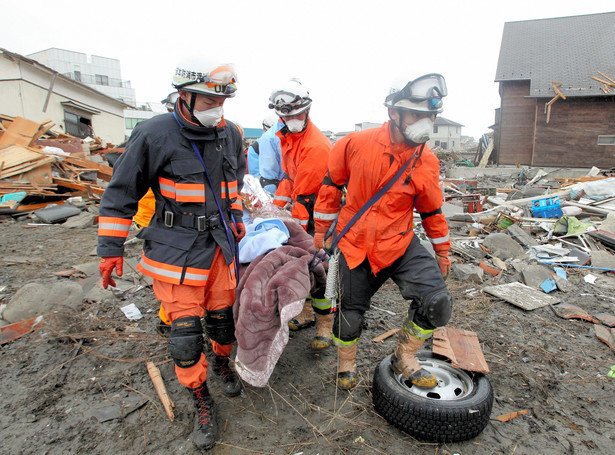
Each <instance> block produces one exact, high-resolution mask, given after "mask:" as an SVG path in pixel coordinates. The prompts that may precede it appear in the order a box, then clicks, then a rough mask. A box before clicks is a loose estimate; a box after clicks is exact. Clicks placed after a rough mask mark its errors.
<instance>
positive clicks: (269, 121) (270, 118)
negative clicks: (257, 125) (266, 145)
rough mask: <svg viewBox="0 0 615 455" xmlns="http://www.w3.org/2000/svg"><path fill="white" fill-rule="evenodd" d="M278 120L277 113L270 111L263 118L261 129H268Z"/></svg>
mask: <svg viewBox="0 0 615 455" xmlns="http://www.w3.org/2000/svg"><path fill="white" fill-rule="evenodd" d="M278 120H279V117H278V115H277V114H273V113H272V114H269V115H267V117H265V118H264V119H263V129H264V130H268V129H269V128H271V127H272V126H273V125H275V124H276V123H278Z"/></svg>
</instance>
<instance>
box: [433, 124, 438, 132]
mask: <svg viewBox="0 0 615 455" xmlns="http://www.w3.org/2000/svg"><path fill="white" fill-rule="evenodd" d="M433 132H434V133H437V132H438V127H437V126H436V125H434V126H433Z"/></svg>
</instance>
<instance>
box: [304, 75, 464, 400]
mask: <svg viewBox="0 0 615 455" xmlns="http://www.w3.org/2000/svg"><path fill="white" fill-rule="evenodd" d="M406 82H407V81H403V83H402V84H395V85H394V86H393V87H392V88H391V91H390V94H389V95H388V96H387V97H386V100H385V106H387V108H388V115H389V121H388V122H386V123H385V124H384V125H382V126H381V127H380V128H373V129H368V130H364V131H359V132H354V133H351V134H349V135H347V136H345V137H344V138H342V139H340V140H339V141H337V142H336V144H335V146H334V147H333V150H332V151H331V156H330V158H329V171H328V172H329V174H328V175H327V177H326V178H325V181H324V182H323V187H322V188H321V190H320V192H319V195H318V199H317V201H316V207H315V210H314V218H315V220H316V234H315V235H314V244H315V246H316V247H317V248H323V247H325V246H326V247H330V246H331V238H327V239H326V240H325V236H326V232H327V230H328V229H329V227H330V226H331V224H332V222H333V221H334V220H335V219H336V218H337V220H338V222H337V225H336V227H335V231H336V232H337V233H338V234H339V233H340V232H341V231H342V229H343V228H344V227H345V226H346V225H347V223H348V222H349V220H350V219H351V218H352V217H353V215H354V214H355V213H357V212H358V211H359V210H360V209H361V208H362V207H363V206H364V205H365V203H366V202H367V201H368V200H369V199H370V198H371V197H372V195H374V194H376V193H377V192H378V190H379V189H380V188H381V187H382V186H384V185H385V184H386V182H388V181H389V179H391V178H392V177H393V176H394V175H395V174H396V173H397V172H398V171H399V170H400V169H401V168H402V167H403V165H404V164H405V163H406V162H408V161H409V160H410V161H409V165H408V167H407V169H406V170H405V171H404V172H403V173H402V174H401V176H400V177H399V178H398V179H397V181H395V183H394V184H393V186H392V187H391V188H390V189H389V190H388V191H387V192H386V193H385V194H384V195H383V196H382V197H381V198H380V199H379V200H378V201H376V202H375V203H373V205H371V206H370V207H369V208H367V209H366V211H365V212H364V213H363V214H362V215H361V217H360V218H359V219H358V220H357V221H356V223H355V224H354V225H352V227H351V228H350V229H349V230H348V232H347V233H346V234H345V235H344V236H343V237H342V238H340V239H339V240H338V244H337V246H338V248H339V251H340V256H339V302H340V307H339V311H338V312H337V313H336V315H335V320H334V321H333V340H334V342H335V344H336V345H337V347H338V366H337V385H338V387H339V388H341V389H344V390H349V389H352V388H353V387H355V385H356V384H357V368H356V354H357V342H358V340H359V337H360V336H361V329H362V325H363V318H364V314H365V312H366V311H367V310H369V307H370V299H371V297H372V296H373V295H374V293H375V292H376V291H377V290H378V289H379V288H380V287H381V286H382V284H383V283H384V282H385V281H386V280H387V279H389V278H391V279H392V280H393V281H394V282H395V283H396V284H397V286H398V287H399V289H400V291H401V294H402V296H403V297H404V298H405V299H406V300H408V301H409V308H408V315H407V317H406V319H405V321H404V323H403V328H402V330H400V332H399V338H398V341H397V346H396V348H395V352H394V358H393V363H392V364H393V368H394V370H395V371H396V372H397V373H400V374H402V375H403V376H404V377H405V378H407V379H408V380H410V381H411V382H412V383H413V384H414V385H416V386H417V387H422V388H431V387H434V386H435V385H436V378H435V376H434V375H433V374H432V373H431V372H429V371H427V370H426V369H425V368H423V367H422V366H421V365H420V363H419V362H418V360H417V358H416V356H415V354H416V353H417V351H418V350H419V348H420V347H421V346H422V345H423V343H424V341H425V340H427V339H428V338H429V337H430V336H431V334H432V333H433V332H434V330H435V329H436V328H437V327H440V326H443V325H445V324H446V323H447V322H448V320H449V318H450V315H451V311H452V297H451V295H450V294H449V292H448V290H447V288H446V285H445V282H444V278H445V277H446V276H447V275H448V273H449V271H450V267H451V263H450V260H449V256H448V253H449V250H450V241H449V234H448V226H447V223H446V219H445V217H444V215H443V213H442V210H441V207H442V203H443V202H442V201H443V194H442V189H441V188H440V185H439V174H440V163H439V161H438V158H437V157H436V156H435V155H434V154H433V152H432V151H431V150H430V149H429V147H428V146H427V144H426V142H427V140H428V139H429V134H430V133H431V132H432V131H433V125H434V120H435V118H436V115H437V114H438V113H440V112H442V98H443V97H444V96H446V94H447V90H446V83H445V80H444V78H443V77H442V76H441V75H438V74H429V75H425V76H422V77H419V78H418V79H415V80H413V81H410V82H407V83H406ZM344 186H345V187H346V196H345V204H344V205H343V206H342V205H341V199H342V189H343V187H344ZM415 209H416V211H417V212H418V213H419V214H420V216H421V221H422V224H423V227H424V228H425V232H426V233H427V236H428V237H429V238H430V241H431V244H432V246H433V249H434V251H435V255H436V257H435V259H434V257H433V256H432V255H431V254H430V253H429V252H428V251H427V249H426V248H425V247H423V246H422V245H421V243H420V241H419V239H418V238H417V236H415V235H414V232H413V229H412V228H413V222H414V220H413V210H415Z"/></svg>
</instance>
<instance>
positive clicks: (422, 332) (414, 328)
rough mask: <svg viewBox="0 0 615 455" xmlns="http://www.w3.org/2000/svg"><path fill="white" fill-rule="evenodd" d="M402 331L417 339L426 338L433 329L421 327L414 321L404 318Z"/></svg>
mask: <svg viewBox="0 0 615 455" xmlns="http://www.w3.org/2000/svg"><path fill="white" fill-rule="evenodd" d="M404 331H405V332H406V333H408V334H409V335H411V336H413V337H414V338H418V339H419V340H426V339H427V338H429V337H430V336H431V334H432V333H434V332H435V329H434V330H426V329H423V328H421V327H419V326H418V325H416V324H415V323H414V322H412V321H408V320H407V319H406V322H404Z"/></svg>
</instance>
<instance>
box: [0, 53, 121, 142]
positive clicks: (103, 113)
mask: <svg viewBox="0 0 615 455" xmlns="http://www.w3.org/2000/svg"><path fill="white" fill-rule="evenodd" d="M0 100H1V104H0V113H1V114H5V115H9V116H11V117H25V118H27V119H29V120H32V121H34V122H43V121H45V120H47V119H51V121H52V122H54V123H55V124H56V127H54V128H53V129H54V130H58V129H59V130H61V131H64V132H65V133H67V134H70V135H72V136H76V137H80V138H85V137H87V136H92V135H95V136H98V137H100V138H102V139H104V140H106V141H108V142H111V143H114V144H119V143H120V142H122V141H123V140H124V109H126V108H129V107H130V106H129V105H127V104H125V103H123V102H121V101H118V100H117V99H115V98H112V97H110V96H108V95H106V94H104V93H101V92H99V91H98V90H95V89H93V88H91V87H89V86H87V85H85V84H83V83H81V82H77V81H75V80H73V79H70V78H68V77H66V76H63V75H62V74H60V73H59V72H58V71H55V70H53V69H52V68H49V67H48V66H45V65H42V64H41V63H39V62H37V61H35V60H32V59H29V58H26V57H24V56H22V55H19V54H15V53H13V52H9V51H7V50H6V49H1V48H0Z"/></svg>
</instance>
